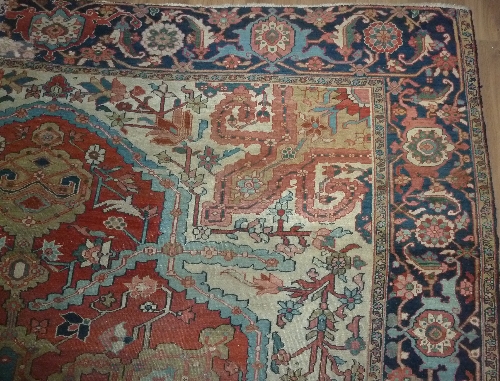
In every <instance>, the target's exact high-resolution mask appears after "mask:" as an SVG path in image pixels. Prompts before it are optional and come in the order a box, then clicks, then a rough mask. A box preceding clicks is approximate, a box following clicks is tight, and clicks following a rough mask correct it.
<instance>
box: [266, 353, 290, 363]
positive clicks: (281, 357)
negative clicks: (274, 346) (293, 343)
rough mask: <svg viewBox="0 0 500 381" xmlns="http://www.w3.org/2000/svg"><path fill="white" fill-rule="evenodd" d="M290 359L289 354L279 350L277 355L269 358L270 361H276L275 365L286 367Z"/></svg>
mask: <svg viewBox="0 0 500 381" xmlns="http://www.w3.org/2000/svg"><path fill="white" fill-rule="evenodd" d="M290 358H291V356H290V353H288V352H287V351H285V350H284V349H280V350H279V351H278V353H276V354H274V355H272V356H271V360H274V361H276V365H288V363H289V361H290Z"/></svg>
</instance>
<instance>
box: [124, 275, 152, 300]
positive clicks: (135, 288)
mask: <svg viewBox="0 0 500 381" xmlns="http://www.w3.org/2000/svg"><path fill="white" fill-rule="evenodd" d="M125 286H127V287H128V289H129V291H130V296H131V297H132V298H134V299H137V298H147V297H148V296H150V295H152V294H153V293H154V292H155V291H156V290H157V287H158V282H157V281H155V280H154V279H151V278H150V277H149V275H148V276H145V277H144V278H142V279H141V278H139V276H138V275H136V276H135V277H133V278H132V282H131V283H125Z"/></svg>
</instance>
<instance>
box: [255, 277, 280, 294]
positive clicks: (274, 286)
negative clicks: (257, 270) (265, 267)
mask: <svg viewBox="0 0 500 381" xmlns="http://www.w3.org/2000/svg"><path fill="white" fill-rule="evenodd" d="M253 285H254V287H255V288H256V289H257V290H259V291H257V295H263V294H277V293H278V292H280V288H281V287H283V281H282V280H281V279H280V278H278V277H276V276H274V275H273V274H269V276H267V275H265V274H260V279H259V278H253Z"/></svg>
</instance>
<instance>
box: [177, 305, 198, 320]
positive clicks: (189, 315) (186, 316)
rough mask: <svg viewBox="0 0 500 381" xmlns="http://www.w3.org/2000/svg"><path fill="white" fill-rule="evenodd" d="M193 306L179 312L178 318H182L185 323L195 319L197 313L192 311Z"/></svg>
mask: <svg viewBox="0 0 500 381" xmlns="http://www.w3.org/2000/svg"><path fill="white" fill-rule="evenodd" d="M192 308H193V307H189V308H186V309H185V310H182V311H178V312H177V319H179V320H182V321H183V322H184V323H186V324H189V322H190V321H191V320H193V319H194V317H195V313H194V312H193V311H192Z"/></svg>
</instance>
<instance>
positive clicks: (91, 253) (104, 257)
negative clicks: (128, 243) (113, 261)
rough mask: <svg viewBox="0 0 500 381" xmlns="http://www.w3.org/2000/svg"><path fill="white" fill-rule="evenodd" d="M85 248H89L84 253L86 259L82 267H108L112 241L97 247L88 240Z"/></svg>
mask: <svg viewBox="0 0 500 381" xmlns="http://www.w3.org/2000/svg"><path fill="white" fill-rule="evenodd" d="M85 246H86V247H87V248H86V249H84V250H83V252H82V257H83V259H84V261H83V262H82V264H81V266H82V267H87V266H91V265H97V264H100V265H102V266H104V267H108V263H109V257H110V255H111V241H108V242H105V243H103V244H102V245H97V246H96V245H95V244H94V243H93V242H91V241H90V240H88V239H87V242H85Z"/></svg>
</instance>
